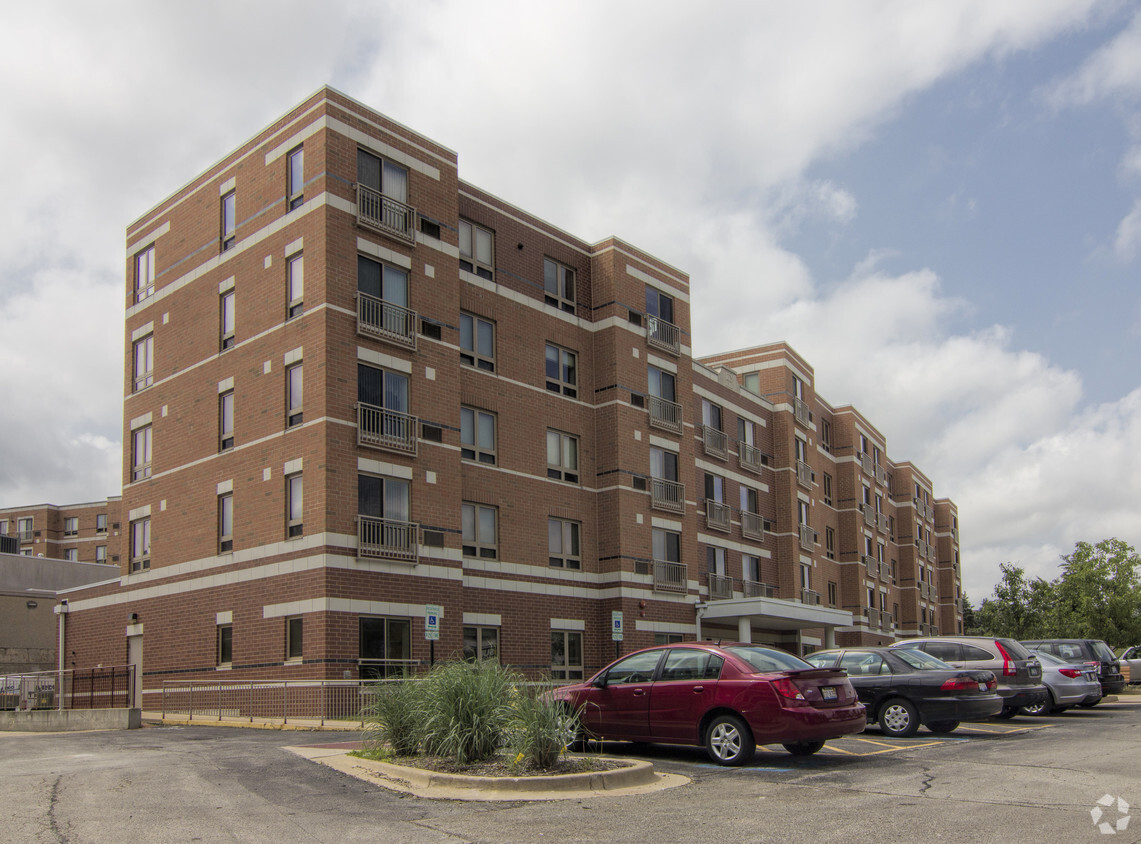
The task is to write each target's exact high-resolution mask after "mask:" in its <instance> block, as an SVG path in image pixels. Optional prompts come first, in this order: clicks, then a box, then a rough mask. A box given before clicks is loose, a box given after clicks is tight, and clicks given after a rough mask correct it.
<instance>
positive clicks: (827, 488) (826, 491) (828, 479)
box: [824, 472, 832, 507]
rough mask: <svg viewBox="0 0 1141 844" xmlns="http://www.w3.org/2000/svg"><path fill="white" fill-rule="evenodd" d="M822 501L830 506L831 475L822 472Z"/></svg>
mask: <svg viewBox="0 0 1141 844" xmlns="http://www.w3.org/2000/svg"><path fill="white" fill-rule="evenodd" d="M824 503H825V504H827V505H828V506H829V507H831V506H832V476H831V475H829V474H828V473H827V472H825V473H824Z"/></svg>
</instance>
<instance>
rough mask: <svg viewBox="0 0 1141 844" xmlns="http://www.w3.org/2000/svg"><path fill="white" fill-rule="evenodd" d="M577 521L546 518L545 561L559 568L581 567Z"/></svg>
mask: <svg viewBox="0 0 1141 844" xmlns="http://www.w3.org/2000/svg"><path fill="white" fill-rule="evenodd" d="M578 537H579V523H578V522H572V521H570V520H569V519H556V518H550V519H547V553H548V554H549V555H550V556H549V557H548V560H547V562H548V563H549V564H550V565H552V566H554V567H555V568H560V569H581V568H582V555H581V553H580V551H579V543H578Z"/></svg>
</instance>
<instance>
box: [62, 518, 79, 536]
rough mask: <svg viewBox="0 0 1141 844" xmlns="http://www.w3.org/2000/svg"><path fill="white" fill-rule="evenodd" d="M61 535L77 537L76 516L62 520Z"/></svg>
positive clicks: (77, 525) (77, 524) (77, 523)
mask: <svg viewBox="0 0 1141 844" xmlns="http://www.w3.org/2000/svg"><path fill="white" fill-rule="evenodd" d="M63 535H64V536H79V519H78V518H77V517H76V516H69V517H68V518H66V519H64V520H63Z"/></svg>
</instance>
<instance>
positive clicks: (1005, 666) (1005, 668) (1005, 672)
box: [994, 642, 1018, 677]
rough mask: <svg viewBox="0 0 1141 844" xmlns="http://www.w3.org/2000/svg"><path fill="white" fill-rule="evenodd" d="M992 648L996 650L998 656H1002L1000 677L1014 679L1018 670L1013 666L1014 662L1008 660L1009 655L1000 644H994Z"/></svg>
mask: <svg viewBox="0 0 1141 844" xmlns="http://www.w3.org/2000/svg"><path fill="white" fill-rule="evenodd" d="M994 646H995V647H996V648H998V652H999V654H1001V656H1002V676H1003V677H1014V676H1015V675H1016V674H1018V669H1017V668H1016V667H1015V665H1014V660H1012V659H1011V658H1010V654H1008V653H1007V652H1006V648H1004V647H1003V646H1002V642H995V643H994Z"/></svg>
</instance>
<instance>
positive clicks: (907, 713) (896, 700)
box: [879, 697, 919, 738]
mask: <svg viewBox="0 0 1141 844" xmlns="http://www.w3.org/2000/svg"><path fill="white" fill-rule="evenodd" d="M879 724H880V729H881V730H883V731H884V734H885V735H889V736H893V737H896V738H906V737H907V736H913V735H915V732H916V731H917V730H918V729H919V713H918V712H916V710H915V705H914V704H912V703H911V701H909V700H904V699H903V698H901V697H893V698H892V699H891V700H889V701H887V702H886V703H885V704H884V705H883V706H881V707H880V716H879Z"/></svg>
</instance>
